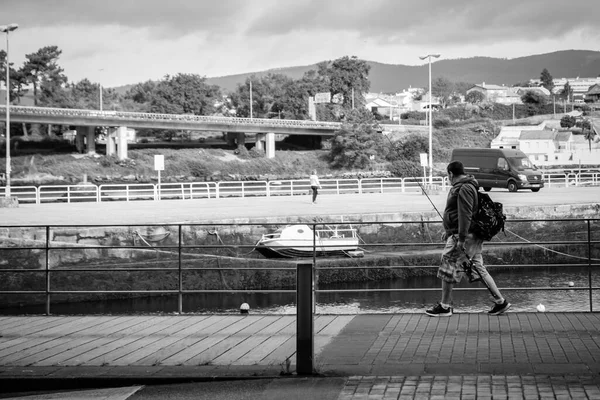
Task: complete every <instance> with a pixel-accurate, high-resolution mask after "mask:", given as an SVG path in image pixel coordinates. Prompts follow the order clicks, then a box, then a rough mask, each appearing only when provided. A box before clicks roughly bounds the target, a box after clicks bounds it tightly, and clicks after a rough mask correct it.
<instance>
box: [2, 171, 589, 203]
mask: <svg viewBox="0 0 600 400" xmlns="http://www.w3.org/2000/svg"><path fill="white" fill-rule="evenodd" d="M543 179H544V184H545V186H546V187H560V186H562V187H564V186H588V185H600V171H585V172H583V171H582V172H578V171H573V172H569V171H550V170H547V171H544V172H543ZM428 184H429V182H428V178H423V177H408V178H360V179H359V178H343V179H321V186H322V189H321V190H320V193H322V194H338V195H339V194H367V193H381V194H383V193H407V192H420V191H421V190H422V185H428ZM432 184H433V185H434V186H437V187H440V188H441V189H442V190H445V189H446V187H447V186H448V179H447V178H446V177H433V181H432ZM5 190H6V188H5V187H0V196H2V195H4V194H5ZM309 190H310V182H309V180H308V179H297V180H294V179H289V180H286V179H282V180H276V181H223V182H181V183H161V184H160V186H159V185H158V184H154V183H135V184H102V185H99V186H97V185H94V184H86V185H81V184H79V185H42V186H37V187H36V186H12V187H11V195H12V196H15V197H18V199H19V202H20V203H35V204H42V203H57V202H65V203H73V202H84V201H87V202H91V201H93V202H102V201H137V200H174V199H179V200H193V199H210V198H224V197H250V196H266V197H269V196H297V195H303V194H307V193H308V192H309Z"/></svg>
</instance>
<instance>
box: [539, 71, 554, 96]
mask: <svg viewBox="0 0 600 400" xmlns="http://www.w3.org/2000/svg"><path fill="white" fill-rule="evenodd" d="M540 81H541V82H542V86H543V87H545V88H546V89H548V90H549V91H550V92H552V88H553V87H554V82H553V78H552V75H550V72H548V70H547V69H546V68H544V70H543V71H542V74H541V75H540Z"/></svg>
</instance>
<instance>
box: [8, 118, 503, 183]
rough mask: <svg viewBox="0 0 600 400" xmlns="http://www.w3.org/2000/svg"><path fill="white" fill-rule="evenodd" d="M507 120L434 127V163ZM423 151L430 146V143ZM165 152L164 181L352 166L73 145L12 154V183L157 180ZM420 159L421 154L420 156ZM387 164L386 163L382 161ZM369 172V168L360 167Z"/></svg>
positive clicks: (322, 160)
mask: <svg viewBox="0 0 600 400" xmlns="http://www.w3.org/2000/svg"><path fill="white" fill-rule="evenodd" d="M501 124H502V122H498V121H493V120H490V119H478V120H469V121H467V122H452V123H450V124H448V126H446V127H443V128H434V130H433V149H434V154H433V156H434V163H435V168H436V170H437V171H438V172H439V173H443V170H444V167H445V165H446V163H447V162H448V161H449V159H450V153H451V151H452V149H453V148H456V147H489V145H490V142H491V140H492V139H493V138H494V137H495V136H496V135H497V134H498V132H499V130H500V125H501ZM411 135H427V132H426V131H423V129H420V130H418V131H414V132H412V131H410V130H409V131H408V132H406V133H404V134H402V135H398V136H393V135H392V137H393V139H392V140H410V137H411ZM421 151H424V152H426V151H427V149H422V150H421ZM156 154H162V155H164V156H165V170H164V171H163V172H161V179H162V181H163V182H170V181H171V182H172V181H202V180H215V181H219V180H241V179H266V178H269V179H285V178H289V179H300V178H305V177H307V176H308V175H309V172H310V171H311V170H312V169H317V170H318V171H319V174H320V175H321V176H334V177H336V176H342V175H343V174H344V173H347V172H357V171H349V170H341V169H333V168H331V167H330V165H329V162H328V151H327V150H306V151H284V150H277V151H276V156H275V158H273V159H266V158H252V157H251V156H249V155H248V154H245V155H244V154H242V155H235V154H234V153H233V150H222V149H198V148H187V149H186V148H181V149H167V148H164V149H157V148H153V149H132V150H129V152H128V155H129V159H128V160H124V161H118V160H117V159H116V158H114V157H111V158H108V157H106V156H104V155H102V154H99V155H96V156H87V155H81V154H78V153H76V152H75V149H74V148H72V149H71V150H70V151H67V152H64V151H63V152H53V151H48V150H47V149H46V151H43V152H42V151H40V152H31V151H30V152H24V151H16V152H15V153H14V154H12V168H13V174H12V179H13V184H14V185H32V184H50V183H62V184H67V183H68V184H73V183H76V182H81V181H82V180H83V177H84V175H85V176H86V178H87V180H88V181H91V182H97V183H101V182H135V181H139V182H149V181H153V180H156V178H157V172H156V171H155V170H154V155H156ZM415 161H417V160H415ZM4 164H5V163H4V162H3V161H0V170H1V171H0V172H3V167H4ZM377 168H378V169H386V163H385V162H383V163H378V164H377ZM361 172H365V171H361Z"/></svg>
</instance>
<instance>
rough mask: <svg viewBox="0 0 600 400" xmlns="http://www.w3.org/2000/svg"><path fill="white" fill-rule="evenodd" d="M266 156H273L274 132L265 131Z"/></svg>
mask: <svg viewBox="0 0 600 400" xmlns="http://www.w3.org/2000/svg"><path fill="white" fill-rule="evenodd" d="M266 136H267V143H266V149H265V151H266V153H267V154H266V156H267V158H275V134H274V133H267V135H266Z"/></svg>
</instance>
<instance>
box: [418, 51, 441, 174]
mask: <svg viewBox="0 0 600 400" xmlns="http://www.w3.org/2000/svg"><path fill="white" fill-rule="evenodd" d="M439 56H440V55H439V54H427V55H426V56H422V57H419V58H420V59H421V60H424V59H426V58H428V59H429V184H430V185H431V184H433V124H432V123H431V119H432V118H431V117H432V116H433V115H432V113H431V111H432V108H431V102H432V95H431V57H434V58H438V57H439Z"/></svg>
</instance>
